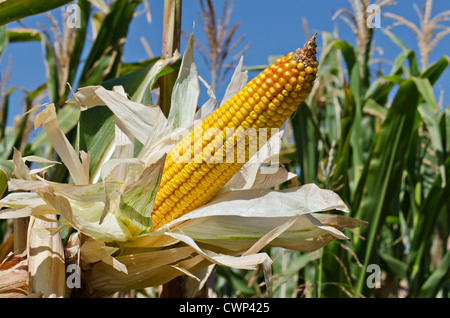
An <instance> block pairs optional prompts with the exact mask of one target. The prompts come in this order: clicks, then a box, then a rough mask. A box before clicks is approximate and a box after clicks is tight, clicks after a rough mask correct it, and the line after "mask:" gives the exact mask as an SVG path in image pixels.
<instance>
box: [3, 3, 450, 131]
mask: <svg viewBox="0 0 450 318" xmlns="http://www.w3.org/2000/svg"><path fill="white" fill-rule="evenodd" d="M148 2H149V4H150V10H151V15H152V22H151V24H149V23H148V22H147V20H146V18H145V16H144V15H141V16H139V17H137V18H136V19H135V20H134V21H133V22H132V24H131V27H130V29H129V34H128V38H127V41H126V43H125V49H124V60H125V61H126V62H135V61H140V60H143V59H146V58H147V54H146V52H145V49H144V47H143V46H142V44H141V42H140V38H141V37H142V36H143V37H145V39H146V40H147V42H148V43H149V44H150V46H151V49H152V51H153V52H154V54H155V55H159V54H160V52H161V41H162V15H163V4H164V1H163V0H149V1H148ZM214 2H215V3H217V5H216V6H217V8H218V10H219V11H220V9H221V7H222V0H214ZM372 2H373V1H372ZM423 2H424V1H422V0H413V1H410V0H397V5H394V6H389V7H385V8H382V12H383V11H385V12H392V13H396V14H399V15H402V16H404V17H405V18H407V19H408V20H410V21H412V22H414V23H418V17H417V14H416V12H415V11H414V9H413V6H412V5H413V4H414V3H415V4H417V5H418V6H419V8H421V7H422V3H423ZM141 8H142V6H141V7H139V9H141ZM340 8H346V9H349V10H351V7H350V4H349V2H348V1H346V0H316V1H310V0H279V1H275V0H237V1H236V2H235V5H234V11H233V14H232V16H231V24H233V23H240V24H241V26H240V28H239V29H238V31H237V35H236V39H237V38H238V37H239V36H241V35H245V36H246V40H245V41H244V42H243V43H242V44H241V45H240V46H239V47H238V48H237V49H236V50H235V52H234V53H237V52H238V51H239V50H240V49H241V48H242V47H243V46H244V45H245V44H246V43H248V42H250V48H249V49H248V50H247V51H246V52H245V54H244V64H245V65H249V66H251V65H261V64H267V61H268V56H270V55H279V54H286V53H288V52H290V51H292V50H295V49H296V48H298V47H301V46H302V45H303V43H304V42H305V40H306V38H305V33H304V30H303V26H302V18H306V20H307V22H308V27H309V30H310V32H311V33H313V32H321V31H330V32H331V31H332V30H333V28H335V27H336V26H337V28H338V33H339V37H340V38H341V39H343V40H345V41H348V42H349V43H351V44H352V45H354V44H355V43H356V40H355V36H354V34H353V32H352V31H351V29H350V28H349V27H348V26H347V25H346V24H345V23H344V22H342V21H341V20H340V19H338V20H332V16H333V15H334V13H335V12H336V11H337V10H338V9H340ZM445 10H450V1H449V0H435V1H434V4H433V11H432V16H435V15H436V14H438V13H439V12H442V11H445ZM199 11H200V5H199V1H198V0H184V1H183V8H182V28H183V30H184V31H186V32H188V33H190V32H192V29H193V24H194V23H195V37H196V38H197V39H198V40H200V41H201V42H203V43H205V44H206V38H205V35H204V33H203V30H202V29H201V26H200V23H199V21H198V13H199ZM54 14H55V15H59V14H60V10H59V9H57V10H54ZM22 22H23V24H24V25H25V26H27V27H30V28H39V27H38V25H37V24H38V23H42V24H44V25H48V22H47V20H46V19H45V18H44V17H43V16H33V17H28V18H25V19H23V21H22ZM392 22H393V21H392V20H388V19H384V18H382V19H381V27H382V28H383V27H386V26H388V25H390V24H391V23H392ZM443 24H446V25H450V23H449V22H448V21H447V22H444V23H443ZM17 26H18V24H17V23H12V24H10V25H9V26H8V27H9V28H12V27H17ZM392 31H393V32H394V33H395V34H396V35H397V36H398V37H399V38H401V39H402V41H403V42H404V44H405V45H406V46H407V47H408V48H410V49H413V50H415V51H416V53H417V57H418V58H419V53H418V47H417V40H416V38H415V37H414V35H413V33H412V31H411V30H409V29H408V28H406V27H404V26H399V27H395V28H394V29H392ZM320 43H321V39H319V44H320ZM185 45H186V41H185V39H183V40H182V47H181V50H182V51H184V48H185ZM375 46H378V47H381V48H382V50H383V55H380V54H378V53H376V54H375V57H378V58H382V59H385V60H389V61H393V60H394V58H395V57H396V56H397V55H398V54H399V53H400V52H401V50H400V48H398V47H397V46H396V45H395V44H393V43H392V42H391V40H390V39H389V38H388V37H387V36H386V35H384V34H383V33H382V32H381V31H380V30H379V29H376V32H375ZM42 52H43V50H42V47H41V44H40V43H39V42H30V43H13V44H10V45H9V46H8V48H7V50H6V52H5V53H4V55H3V56H2V60H1V61H0V68H1V69H0V71H1V73H2V74H3V73H4V72H5V70H6V68H7V65H8V62H9V61H10V59H11V61H12V69H11V74H10V79H9V87H12V86H21V87H24V88H25V89H28V90H33V89H35V88H37V87H38V86H39V85H41V84H43V83H44V82H45V81H46V70H45V65H44V63H43V54H42ZM449 52H450V34H449V35H447V37H445V38H444V39H443V40H441V42H439V44H438V45H437V47H436V49H435V50H434V51H433V52H432V54H431V55H430V59H429V64H432V63H433V62H436V61H437V60H438V59H439V58H440V57H442V56H444V55H450V54H449ZM319 54H320V53H319ZM195 59H196V62H197V68H198V73H199V75H200V76H202V77H203V78H204V79H206V80H207V81H209V80H210V75H209V71H208V69H207V68H206V66H205V65H204V63H203V60H202V58H201V56H200V55H199V53H198V52H196V55H195ZM385 67H386V69H387V70H388V69H390V66H389V65H387V64H386V65H385ZM231 73H232V72H229V74H230V76H231ZM255 75H257V74H256V73H255V72H250V73H249V77H250V78H251V77H253V76H255ZM226 83H227V80H225V83H223V84H222V85H220V86H219V87H218V89H217V96H218V97H219V98H220V97H222V96H223V92H224V90H225V88H226ZM448 83H450V70H449V69H447V70H446V72H445V73H444V74H443V75H442V77H441V79H440V80H439V82H438V83H437V85H436V88H441V89H443V90H444V91H445V92H446V94H445V95H444V106H448V105H450V89H449V88H450V84H448ZM201 89H202V95H201V97H200V99H201V100H200V103H201V101H202V99H205V98H206V89H204V86H203V85H201ZM23 98H24V94H23V93H21V92H19V91H16V92H15V93H13V95H12V96H11V100H10V103H11V105H12V106H13V111H12V113H11V115H10V117H9V119H8V121H9V122H10V121H11V119H12V117H13V116H15V115H17V114H20V113H21V111H22V103H23ZM436 98H439V96H437V97H436Z"/></svg>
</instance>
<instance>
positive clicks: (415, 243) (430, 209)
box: [408, 157, 450, 296]
mask: <svg viewBox="0 0 450 318" xmlns="http://www.w3.org/2000/svg"><path fill="white" fill-rule="evenodd" d="M445 168H446V173H447V177H448V176H449V175H450V157H447V160H446V162H445ZM449 203H450V184H449V183H448V182H447V184H446V186H445V187H444V188H443V187H442V178H441V175H440V174H439V175H437V176H436V178H435V180H434V182H433V185H432V187H431V189H430V191H429V192H428V195H427V197H426V198H425V200H424V202H423V204H422V205H421V207H420V213H419V217H418V220H417V222H416V223H415V224H414V228H413V231H412V232H413V236H412V239H411V247H410V252H409V254H408V266H409V272H410V279H411V283H410V286H411V295H413V296H414V295H417V294H418V292H419V290H420V288H421V286H422V285H423V283H424V280H425V278H426V275H427V273H428V269H427V268H426V267H425V266H424V265H425V264H426V262H427V260H428V259H429V255H430V248H431V241H432V238H433V232H434V230H435V227H436V224H437V223H438V222H439V216H440V215H441V214H442V213H443V212H444V211H448V204H449Z"/></svg>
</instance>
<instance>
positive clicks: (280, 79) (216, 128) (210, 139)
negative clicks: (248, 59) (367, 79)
mask: <svg viewBox="0 0 450 318" xmlns="http://www.w3.org/2000/svg"><path fill="white" fill-rule="evenodd" d="M315 38H316V35H314V36H313V37H312V39H311V40H310V41H308V42H307V43H306V44H305V46H304V47H303V48H302V49H298V50H297V51H296V52H291V53H289V54H288V55H286V56H283V57H281V58H279V59H278V60H277V61H276V62H275V63H274V64H272V65H270V66H269V67H267V68H266V69H265V70H264V71H263V72H262V73H260V74H259V75H258V76H257V77H255V78H254V79H253V80H251V81H250V82H249V83H248V84H247V85H246V86H245V87H244V88H243V89H242V90H241V91H239V92H238V93H237V94H236V95H235V96H233V97H232V98H230V99H229V100H228V101H227V102H226V103H224V104H223V105H222V106H221V107H219V108H218V109H217V110H216V111H215V112H213V113H212V114H211V115H209V116H208V117H207V118H206V119H205V120H204V121H203V122H202V124H200V125H198V126H197V127H196V128H194V129H193V130H192V131H191V133H190V134H189V135H187V136H186V137H185V138H184V139H183V140H182V141H181V142H180V143H178V144H177V145H176V146H175V147H174V148H173V149H172V150H171V151H170V152H169V154H168V156H167V158H166V162H165V165H164V171H163V175H162V179H161V184H160V187H159V190H158V192H157V195H156V199H155V205H154V207H153V212H152V221H153V228H152V230H155V229H157V228H158V227H161V226H162V225H164V224H166V223H168V222H170V221H172V220H174V219H176V218H177V217H179V216H181V215H184V214H185V213H188V212H190V211H192V210H193V209H195V208H197V207H199V206H201V205H204V204H205V203H207V202H208V201H209V200H210V199H211V198H212V197H213V196H214V195H215V194H216V193H217V192H218V191H219V190H220V189H221V188H222V187H223V186H224V185H225V184H226V183H227V182H228V181H229V180H230V179H231V177H233V175H234V174H235V173H236V172H238V171H239V169H240V168H241V167H242V166H243V165H244V164H245V162H246V161H248V160H249V158H250V157H251V154H252V153H251V151H250V148H251V146H252V145H255V144H256V150H258V149H259V148H260V147H261V146H262V143H263V142H259V143H258V140H259V141H261V140H260V139H258V136H255V134H253V135H252V134H246V132H247V131H249V130H253V131H254V132H256V135H258V134H259V133H262V131H263V128H266V129H269V130H266V132H267V134H268V136H267V139H269V138H270V132H271V131H270V128H280V127H281V126H282V125H283V124H284V123H285V122H286V120H287V119H288V118H289V117H290V116H291V115H292V113H293V112H294V111H295V110H296V109H297V107H298V106H299V105H300V104H301V102H302V101H304V100H305V99H306V97H307V96H308V94H309V93H310V92H311V89H312V85H313V82H314V80H315V78H316V73H317V67H318V62H317V60H316V57H315V55H316V43H315ZM256 139H258V140H256ZM243 140H245V142H242V141H243ZM242 148H244V149H242ZM240 150H244V151H240ZM256 150H255V149H254V151H256ZM230 158H231V160H229V159H230Z"/></svg>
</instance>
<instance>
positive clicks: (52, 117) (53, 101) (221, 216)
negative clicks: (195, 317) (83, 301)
mask: <svg viewBox="0 0 450 318" xmlns="http://www.w3.org/2000/svg"><path fill="white" fill-rule="evenodd" d="M153 2H154V1H151V0H111V1H106V0H78V1H68V0H52V1H31V0H6V1H3V2H1V3H0V58H1V59H2V60H5V59H8V56H7V55H6V54H4V53H5V52H8V48H10V47H12V46H16V47H17V46H19V45H25V44H29V43H39V44H40V45H41V47H42V56H43V61H41V62H42V63H41V64H42V65H41V66H42V69H44V70H45V72H46V73H45V77H46V81H45V82H43V83H41V84H40V85H39V86H38V87H35V88H34V89H32V90H29V89H26V88H24V87H18V86H11V85H10V84H9V76H10V74H11V73H12V71H13V70H14V67H15V64H14V63H5V62H2V65H7V67H2V68H1V69H0V110H1V112H0V117H1V126H0V149H1V151H0V192H1V194H2V195H1V200H0V297H1V298H23V297H44V298H47V297H63V298H78V297H79V298H87V297H95V298H97V297H98V298H100V297H113V298H138V297H139V298H160V297H164V298H165V297H186V298H194V297H197V298H198V297H207V298H267V297H270V298H406V297H407V298H419V297H420V298H447V297H448V296H449V292H450V236H449V233H450V213H449V212H450V108H449V107H446V106H448V105H445V102H444V100H445V99H444V97H445V93H448V88H449V86H448V83H447V81H446V80H445V78H448V73H449V69H448V68H449V64H450V58H449V56H446V55H444V54H443V55H442V56H437V57H436V54H435V52H442V48H445V45H447V48H448V39H449V38H448V37H446V36H447V35H448V34H449V33H450V24H449V23H448V21H449V20H450V7H449V10H447V11H445V10H444V11H441V12H436V10H433V8H434V7H435V4H434V3H433V1H432V0H426V1H423V7H422V8H420V7H418V6H417V5H416V4H413V3H412V2H411V3H408V4H405V2H402V3H401V5H403V6H413V7H414V10H415V11H416V13H417V19H418V21H419V22H418V23H415V22H412V21H410V20H408V19H406V18H405V17H403V16H401V15H398V14H396V13H394V12H395V11H391V9H392V8H395V7H396V6H398V5H400V4H397V3H395V2H394V1H390V0H385V1H376V2H375V3H373V4H371V3H370V2H369V1H368V0H349V1H348V2H344V1H342V5H344V4H345V5H346V6H345V7H344V8H341V9H337V10H335V11H334V12H332V13H331V14H330V15H329V16H328V15H323V17H322V18H323V19H330V20H332V21H333V23H334V28H333V29H329V30H315V29H312V30H310V29H309V27H308V24H310V23H311V21H309V18H310V17H308V15H307V13H306V12H305V13H302V12H300V13H299V15H298V20H296V21H290V22H289V23H292V30H288V31H286V32H291V33H292V34H293V35H294V36H295V43H297V47H293V48H291V51H290V52H291V53H289V51H288V52H284V51H282V50H278V48H277V46H276V45H273V46H271V45H267V53H266V52H262V53H263V54H265V55H266V60H267V64H264V65H249V64H247V62H246V56H247V54H251V53H250V52H252V51H251V47H252V44H253V42H254V40H253V39H251V38H247V37H246V36H245V34H244V32H243V27H244V26H245V23H246V21H238V22H234V21H235V20H236V19H235V18H234V17H235V16H237V17H239V18H240V17H242V16H243V15H242V13H239V12H237V10H238V9H239V3H238V2H235V1H227V0H223V1H215V0H214V1H213V0H190V1H182V0H164V1H160V2H161V3H164V5H160V6H158V5H156V4H154V3H153ZM194 2H195V5H197V6H198V9H199V10H198V12H197V13H198V16H197V17H195V18H194V19H195V21H194V23H195V25H194V26H193V27H192V29H189V30H185V29H183V28H182V22H181V21H182V20H183V19H185V14H186V13H185V12H186V11H187V7H188V6H190V5H193V3H194ZM282 2H283V1H282ZM287 2H289V4H290V5H292V6H294V4H293V3H292V2H291V1H287ZM274 5H275V4H274ZM295 6H299V7H301V5H300V4H295ZM154 8H158V9H160V10H159V11H158V12H157V11H156V10H155V9H154ZM368 8H372V9H373V10H374V11H371V10H368ZM377 10H378V11H379V12H380V17H382V18H383V20H382V21H383V26H382V27H379V26H378V27H377V26H374V23H375V24H376V23H377V22H378V23H379V20H377V18H374V19H372V15H373V13H374V12H375V13H377ZM299 11H300V10H299ZM156 16H158V17H161V20H162V34H150V36H149V38H150V39H151V40H150V41H147V40H146V38H145V37H141V38H140V41H141V43H142V50H143V51H144V52H145V53H146V56H145V57H143V58H140V60H139V61H138V62H135V61H134V62H129V61H127V60H126V59H125V58H124V56H125V48H126V44H127V43H128V41H132V39H134V38H135V37H136V34H132V32H131V30H133V31H135V29H132V26H133V22H134V21H135V20H136V19H140V18H143V17H144V18H145V19H146V20H147V22H148V24H149V25H152V23H154V21H152V20H154V17H156ZM30 17H35V18H36V17H39V19H40V20H39V21H46V22H45V23H44V24H38V25H37V26H36V27H35V26H30V23H29V22H28V21H30V20H29V19H30ZM189 18H191V17H190V16H189ZM277 19H282V17H278V18H274V19H273V20H272V21H269V22H267V23H268V24H270V23H274V24H275V23H278V21H277ZM188 22H189V23H191V21H188ZM345 28H347V31H348V30H350V32H351V34H352V35H353V36H354V37H353V39H352V40H351V41H347V40H344V39H342V38H341V37H340V35H339V33H341V29H345ZM400 28H401V30H403V32H409V33H408V34H409V35H410V36H411V37H414V38H415V39H416V40H417V47H414V48H409V47H408V46H407V45H405V44H404V42H403V39H404V35H403V33H401V32H398V33H397V30H399V29H400ZM149 30H151V28H150V27H149ZM405 30H406V31H405ZM141 31H142V30H141ZM302 31H303V33H304V35H303V34H302ZM143 32H147V31H143ZM149 32H151V31H149ZM378 34H380V35H382V36H384V38H385V39H387V40H388V41H389V42H390V44H393V45H394V46H395V47H396V48H397V49H398V50H399V51H400V53H399V54H398V55H397V56H396V57H395V58H394V59H393V60H388V61H386V60H382V59H381V58H380V59H377V53H378V52H380V51H382V50H383V47H381V48H380V47H378V46H377V45H378V43H375V36H376V35H377V36H378ZM290 36H291V35H290ZM268 37H273V35H268ZM153 39H155V41H156V40H158V41H159V42H160V43H159V42H158V45H156V44H155V43H152V42H151V41H153ZM445 41H447V42H446V43H445ZM159 45H161V52H156V51H155V50H153V49H152V47H159ZM30 72H33V70H30ZM21 76H23V81H24V82H25V80H26V77H27V74H21ZM442 79H444V81H443V80H442ZM17 92H21V94H22V96H24V97H23V99H22V100H21V101H20V102H18V101H17V99H13V96H14V94H16V93H17ZM17 109H20V112H19V113H20V114H19V115H17V116H14V118H13V120H8V118H10V117H11V113H14V112H17ZM212 128H214V132H212V130H211V129H212ZM226 128H231V129H233V132H232V133H231V134H228V132H227V131H226ZM240 128H243V129H245V132H242V133H241V132H240V131H239V129H240ZM253 128H254V129H255V130H254V136H253V135H252V134H251V133H250V132H249V131H250V130H251V129H253ZM208 129H210V130H208ZM234 129H236V130H234ZM263 129H272V130H269V133H268V135H265V137H266V139H264V140H263V142H261V136H262V132H263ZM205 131H206V133H205ZM197 133H199V134H200V136H201V137H200V139H199V142H198V139H196V136H197V135H196V134H197ZM202 134H203V135H202ZM252 136H253V137H252ZM219 137H220V140H219V139H218V138H219ZM201 138H203V139H201ZM252 138H254V139H252ZM256 138H259V139H258V142H257V141H256ZM219 141H220V142H219ZM240 141H242V144H239V142H240ZM253 143H256V144H257V146H255V149H253V151H254V152H253V153H252V152H251V151H250V148H251V145H252V144H253ZM229 145H231V147H229ZM197 146H198V147H199V148H198V149H199V150H198V149H197ZM229 148H230V149H231V151H234V153H232V155H231V159H232V160H234V161H232V162H228V161H226V162H225V161H221V160H225V159H227V160H228V157H227V155H228V152H227V151H229ZM191 149H192V150H193V153H191V152H190V151H191ZM241 149H243V153H241V157H240V155H239V151H238V150H241ZM197 150H198V151H199V152H198V151H197ZM219 150H220V151H219ZM225 150H226V151H225ZM186 151H188V153H187V152H186ZM236 153H237V154H236ZM199 154H200V155H202V156H203V157H201V159H200V161H196V160H197V158H198V157H197V155H199ZM175 155H176V156H175ZM178 155H179V158H178V159H180V160H182V159H184V162H181V161H176V160H175V157H177V156H178ZM205 156H206V157H207V158H206V159H205ZM208 159H211V160H212V159H214V160H215V161H213V162H210V161H208ZM240 159H242V160H241V161H238V160H240ZM202 160H203V161H202ZM274 169H275V170H274Z"/></svg>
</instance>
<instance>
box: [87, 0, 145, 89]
mask: <svg viewBox="0 0 450 318" xmlns="http://www.w3.org/2000/svg"><path fill="white" fill-rule="evenodd" d="M138 3H139V1H131V2H130V1H128V0H117V1H115V2H114V3H113V5H112V6H111V10H110V12H109V13H108V14H107V15H106V16H105V18H104V20H103V23H102V25H101V27H100V30H99V31H98V34H97V37H96V38H95V41H94V43H93V44H92V47H91V50H90V51H89V54H88V56H87V58H86V60H85V63H84V67H83V70H82V72H81V74H80V83H79V87H84V86H89V85H98V84H100V83H102V82H104V81H106V80H108V79H111V78H115V77H117V76H118V75H119V71H120V62H121V59H122V51H123V44H124V39H125V38H126V37H127V33H128V28H129V26H130V23H131V21H132V19H133V15H134V10H135V9H136V6H137V5H138Z"/></svg>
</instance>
